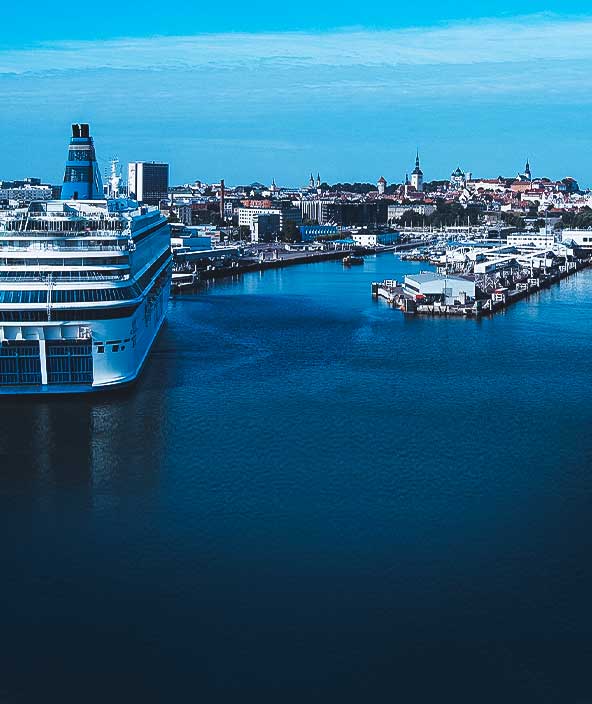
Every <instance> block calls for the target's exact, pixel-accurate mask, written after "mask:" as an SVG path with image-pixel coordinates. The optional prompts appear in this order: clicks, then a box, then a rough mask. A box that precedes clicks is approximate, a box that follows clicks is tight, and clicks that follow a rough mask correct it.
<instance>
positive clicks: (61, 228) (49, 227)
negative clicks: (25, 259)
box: [5, 217, 127, 234]
mask: <svg viewBox="0 0 592 704" xmlns="http://www.w3.org/2000/svg"><path fill="white" fill-rule="evenodd" d="M126 226H127V223H124V222H122V221H121V220H66V219H65V218H60V219H58V220H43V219H40V218H33V219H31V218H29V217H26V218H15V219H14V220H9V221H8V222H6V224H5V227H6V230H8V231H9V232H74V233H76V234H78V233H81V232H103V231H107V232H115V233H122V232H123V231H124V229H125V228H126Z"/></svg>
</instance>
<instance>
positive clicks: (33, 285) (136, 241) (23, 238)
mask: <svg viewBox="0 0 592 704" xmlns="http://www.w3.org/2000/svg"><path fill="white" fill-rule="evenodd" d="M78 135H84V136H83V137H80V136H78ZM78 139H84V140H86V144H87V145H88V144H90V145H91V147H92V138H90V136H89V132H88V126H87V125H75V126H73V140H78ZM86 153H87V154H88V150H86ZM73 160H74V158H73V157H72V145H71V146H70V152H69V159H68V166H67V167H66V179H65V181H64V187H63V191H62V195H63V196H65V199H63V200H59V201H44V202H33V203H31V204H29V205H28V206H27V207H25V208H16V209H13V210H9V211H2V212H0V394H2V393H4V394H6V393H13V394H15V393H17V394H18V393H55V392H75V391H92V390H97V389H101V388H109V387H113V386H116V385H119V384H123V383H127V382H130V381H133V380H134V379H135V378H136V376H137V375H138V373H139V371H140V369H141V368H142V364H143V362H144V361H145V359H146V357H147V355H148V353H149V351H150V348H151V346H152V344H153V342H154V339H155V337H156V335H157V333H158V331H159V329H160V327H161V325H162V323H163V320H164V318H165V315H166V308H167V303H168V298H169V289H170V268H171V254H170V232H169V227H168V222H167V220H166V219H165V218H164V217H163V216H162V214H161V213H160V211H159V210H158V209H157V208H152V207H149V206H144V205H141V204H138V203H137V202H135V201H130V200H128V199H122V198H102V197H101V198H97V197H96V196H97V195H98V193H99V189H100V193H101V196H102V184H101V181H100V174H99V171H98V168H97V165H96V159H95V156H94V147H92V158H91V159H90V160H88V159H87V160H85V159H82V158H81V159H80V161H81V162H84V163H83V168H84V169H85V171H80V172H77V175H76V176H75V177H74V176H72V172H71V171H69V170H68V169H69V167H70V166H71V162H72V161H73ZM89 162H90V163H89ZM67 178H70V180H67ZM74 178H76V179H77V180H74ZM72 184H76V188H74V187H73V186H72ZM89 193H90V195H91V196H92V197H91V198H89V199H84V198H80V197H79V196H80V195H81V194H83V195H85V196H87V195H88V194H89Z"/></svg>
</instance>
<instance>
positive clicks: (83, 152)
mask: <svg viewBox="0 0 592 704" xmlns="http://www.w3.org/2000/svg"><path fill="white" fill-rule="evenodd" d="M91 158H92V155H91V152H90V149H88V148H86V149H82V148H80V147H78V148H73V147H70V149H69V150H68V160H69V161H90V160H91Z"/></svg>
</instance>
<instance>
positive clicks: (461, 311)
mask: <svg viewBox="0 0 592 704" xmlns="http://www.w3.org/2000/svg"><path fill="white" fill-rule="evenodd" d="M590 266H592V257H586V258H581V259H575V260H573V261H568V260H566V261H564V262H563V263H562V264H558V265H557V266H552V267H550V268H549V267H545V268H541V269H538V270H535V269H532V268H531V269H530V270H523V269H522V270H519V271H512V272H510V271H503V272H501V274H502V277H503V281H504V283H508V284H509V285H505V286H500V285H495V283H494V284H493V286H491V285H490V286H489V287H488V286H487V282H486V280H484V279H483V278H481V277H479V276H475V275H472V276H470V275H466V276H464V277H463V279H461V278H455V277H453V276H451V275H449V276H448V277H447V276H446V275H445V274H436V273H434V272H424V274H420V276H426V277H427V278H429V275H431V276H432V278H433V279H434V280H435V281H438V280H440V281H442V280H444V284H443V289H442V292H441V294H440V295H433V296H431V297H430V296H424V295H423V294H417V293H415V292H414V290H413V289H411V288H410V286H408V285H406V283H405V282H399V281H396V280H392V279H387V280H385V281H380V282H373V283H372V296H373V297H374V298H376V299H382V300H384V301H386V302H387V303H388V304H389V305H391V306H393V307H395V308H398V309H399V310H401V311H402V312H403V313H405V314H408V315H427V316H433V317H464V318H480V317H482V316H491V315H494V314H496V313H499V312H502V311H503V310H505V309H506V308H508V307H509V306H511V305H513V304H514V303H517V302H518V301H522V300H524V299H526V298H529V297H530V296H532V295H534V294H536V293H538V292H540V291H541V290H543V289H548V288H550V287H551V286H553V285H555V284H558V283H559V282H560V281H563V280H564V279H567V278H569V277H571V276H573V275H575V274H577V273H578V272H580V271H582V270H583V269H586V268H589V267H590ZM436 277H439V279H436ZM406 278H411V277H406ZM447 280H448V283H451V282H453V281H454V282H455V283H457V284H458V282H460V284H458V285H457V288H459V286H460V287H462V285H463V284H462V281H463V280H464V281H466V283H467V286H466V288H467V289H470V284H471V282H472V284H473V290H475V291H476V293H475V295H474V297H468V296H467V295H466V294H464V293H461V294H458V295H457V296H456V297H455V296H454V295H451V294H450V293H448V292H447V293H445V291H448V289H446V288H445V287H446V285H447V284H446V281H447ZM488 288H489V289H490V290H488Z"/></svg>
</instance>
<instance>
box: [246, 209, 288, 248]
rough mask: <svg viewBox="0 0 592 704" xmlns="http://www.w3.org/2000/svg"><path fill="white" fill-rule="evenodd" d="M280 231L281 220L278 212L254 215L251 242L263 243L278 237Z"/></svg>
mask: <svg viewBox="0 0 592 704" xmlns="http://www.w3.org/2000/svg"><path fill="white" fill-rule="evenodd" d="M281 229H282V219H281V215H280V213H279V212H277V211H274V212H271V211H268V212H261V213H256V214H255V215H254V216H253V220H252V225H251V241H252V242H264V241H265V240H268V239H271V238H273V237H275V236H276V235H278V234H279V233H280V232H281Z"/></svg>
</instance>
